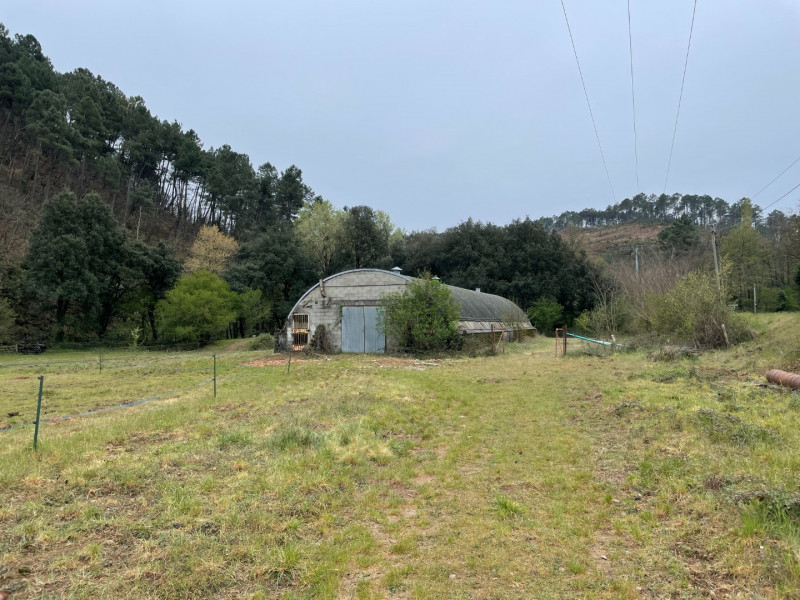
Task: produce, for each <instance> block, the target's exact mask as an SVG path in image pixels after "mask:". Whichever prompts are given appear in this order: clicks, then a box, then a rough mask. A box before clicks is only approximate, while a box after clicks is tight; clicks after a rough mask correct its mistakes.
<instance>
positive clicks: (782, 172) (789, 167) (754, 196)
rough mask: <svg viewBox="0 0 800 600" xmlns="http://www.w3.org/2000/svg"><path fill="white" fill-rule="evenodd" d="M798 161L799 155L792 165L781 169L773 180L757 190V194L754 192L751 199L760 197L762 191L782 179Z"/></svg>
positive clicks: (799, 159)
mask: <svg viewBox="0 0 800 600" xmlns="http://www.w3.org/2000/svg"><path fill="white" fill-rule="evenodd" d="M798 162H800V156H798V157H797V158H795V159H794V161H793V162H792V164H790V165H789V166H788V167H786V168H785V169H784V170H783V171H781V172H780V173H778V175H777V176H776V177H775V179H773V180H772V181H770V182H769V183H768V184H767V185H765V186H764V187H763V188H761V189H760V190H758V191H757V192H756V193H755V194H754V195H753V196H752V197H751V199H752V200H755V199H756V198H757V197H758V195H759V194H760V193H761V192H763V191H764V190H765V189H767V188H768V187H769V186H771V185H772V184H773V183H775V182H776V181H778V179H780V178H781V176H782V175H783V174H784V173H786V171H788V170H789V169H791V168H792V167H793V166H795V165H796V164H797V163H798ZM776 202H777V200H776ZM770 206H772V205H771V204H770Z"/></svg>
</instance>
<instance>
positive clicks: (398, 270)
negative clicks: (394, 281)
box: [392, 267, 403, 273]
mask: <svg viewBox="0 0 800 600" xmlns="http://www.w3.org/2000/svg"><path fill="white" fill-rule="evenodd" d="M402 270H403V269H401V268H400V267H394V268H393V269H392V271H394V272H395V273H399V272H400V271H402Z"/></svg>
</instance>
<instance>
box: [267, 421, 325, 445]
mask: <svg viewBox="0 0 800 600" xmlns="http://www.w3.org/2000/svg"><path fill="white" fill-rule="evenodd" d="M319 442H320V437H319V434H318V433H317V432H315V431H312V430H311V429H309V428H308V427H303V426H302V425H290V426H288V427H284V428H282V429H279V430H277V431H276V432H275V433H273V434H272V436H271V437H270V439H269V445H270V446H272V447H273V448H275V449H276V450H280V451H281V452H285V451H287V450H291V449H294V448H311V447H314V446H317V445H318V444H319Z"/></svg>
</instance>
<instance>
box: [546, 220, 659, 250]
mask: <svg viewBox="0 0 800 600" xmlns="http://www.w3.org/2000/svg"><path fill="white" fill-rule="evenodd" d="M664 227H665V225H660V224H640V223H624V224H622V225H608V226H604V227H586V228H578V227H567V228H565V229H561V230H560V231H559V232H558V234H559V235H560V236H561V237H562V238H563V239H564V241H566V242H568V243H569V244H570V245H572V246H573V247H578V248H583V249H584V250H586V253H587V254H588V255H589V256H590V257H592V258H601V257H603V256H608V255H612V256H618V255H623V254H624V255H629V254H630V253H631V252H632V251H633V246H635V245H636V244H637V243H642V244H652V243H654V242H655V241H656V239H657V238H658V233H659V232H660V231H661V230H662V229H664Z"/></svg>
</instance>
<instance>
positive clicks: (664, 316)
mask: <svg viewBox="0 0 800 600" xmlns="http://www.w3.org/2000/svg"><path fill="white" fill-rule="evenodd" d="M651 302H652V303H653V304H655V311H654V316H653V321H652V326H653V329H654V330H655V331H656V333H659V334H661V335H663V336H666V337H669V338H670V339H671V340H672V341H673V342H674V341H678V340H680V341H686V342H692V343H693V344H694V346H696V347H697V348H722V347H725V346H726V345H728V343H730V344H737V343H740V342H744V341H747V340H750V339H752V338H753V332H752V330H751V329H750V328H749V327H748V326H747V324H746V323H745V322H744V320H742V318H741V317H739V316H738V315H735V314H733V313H732V312H731V311H730V309H729V308H728V306H727V304H726V303H725V296H724V292H722V291H720V289H719V288H718V287H717V281H716V276H715V275H714V274H712V273H707V272H704V271H693V272H692V273H689V274H688V275H686V276H684V277H682V278H681V279H679V280H678V283H677V284H676V285H675V287H674V288H673V289H672V290H671V291H669V292H667V293H666V294H664V295H663V296H655V297H653V298H651ZM726 333H727V340H726V339H725V338H726Z"/></svg>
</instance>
